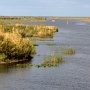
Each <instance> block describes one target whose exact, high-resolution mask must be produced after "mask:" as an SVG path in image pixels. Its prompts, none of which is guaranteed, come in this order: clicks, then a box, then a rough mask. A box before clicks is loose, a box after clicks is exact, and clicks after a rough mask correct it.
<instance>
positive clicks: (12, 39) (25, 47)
mask: <svg viewBox="0 0 90 90" xmlns="http://www.w3.org/2000/svg"><path fill="white" fill-rule="evenodd" d="M2 53H4V55H5V56H6V58H9V59H28V58H29V57H31V55H32V54H35V47H34V46H33V43H32V42H31V41H30V40H27V39H26V38H22V36H21V35H20V34H19V32H18V31H13V32H4V31H3V30H2V29H1V28H0V54H2Z"/></svg>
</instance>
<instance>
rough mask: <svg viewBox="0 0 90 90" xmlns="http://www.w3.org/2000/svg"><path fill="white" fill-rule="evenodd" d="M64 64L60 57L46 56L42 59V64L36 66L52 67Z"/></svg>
mask: <svg viewBox="0 0 90 90" xmlns="http://www.w3.org/2000/svg"><path fill="white" fill-rule="evenodd" d="M63 62H64V58H63V57H62V56H56V55H53V56H47V57H45V58H44V61H43V63H41V64H38V65H36V66H37V67H54V66H58V65H59V64H60V63H63Z"/></svg>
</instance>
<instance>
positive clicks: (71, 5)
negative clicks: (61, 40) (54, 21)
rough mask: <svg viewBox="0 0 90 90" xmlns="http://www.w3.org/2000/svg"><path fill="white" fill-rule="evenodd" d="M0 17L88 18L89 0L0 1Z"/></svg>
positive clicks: (89, 11)
mask: <svg viewBox="0 0 90 90" xmlns="http://www.w3.org/2000/svg"><path fill="white" fill-rule="evenodd" d="M0 15H11V16H12V15H14V16H16V15H17V16H18V15H19V16H90V0H0Z"/></svg>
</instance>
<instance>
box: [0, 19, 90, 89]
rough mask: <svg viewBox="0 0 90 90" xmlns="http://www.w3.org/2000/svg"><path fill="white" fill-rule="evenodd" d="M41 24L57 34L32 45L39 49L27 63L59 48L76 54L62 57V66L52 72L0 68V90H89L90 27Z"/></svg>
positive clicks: (71, 22)
mask: <svg viewBox="0 0 90 90" xmlns="http://www.w3.org/2000/svg"><path fill="white" fill-rule="evenodd" d="M37 23H38V22H32V23H27V24H37ZM39 23H41V22H39ZM43 23H44V24H48V25H55V26H58V28H59V32H57V33H55V35H54V37H53V38H49V39H45V40H44V41H36V43H38V45H39V46H37V54H36V55H35V56H34V58H33V59H32V62H31V63H33V64H38V63H41V62H42V61H43V58H44V57H45V56H47V55H51V54H53V53H55V52H54V51H55V50H61V49H63V48H74V49H75V50H76V54H75V55H72V56H68V55H64V58H65V63H62V64H60V65H59V66H58V67H52V68H37V67H23V68H18V67H17V68H16V67H14V66H13V67H12V66H11V67H8V68H5V67H4V66H0V67H1V68H2V67H3V69H0V90H90V23H84V22H80V21H73V20H70V21H68V24H67V21H65V20H56V21H55V22H52V21H47V22H43ZM48 44H55V45H52V46H50V45H48ZM58 54H59V53H58ZM6 67H7V66H6Z"/></svg>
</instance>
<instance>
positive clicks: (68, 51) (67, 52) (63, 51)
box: [62, 48, 76, 55]
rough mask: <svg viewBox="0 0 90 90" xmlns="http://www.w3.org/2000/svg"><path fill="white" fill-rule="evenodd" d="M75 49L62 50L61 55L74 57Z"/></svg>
mask: <svg viewBox="0 0 90 90" xmlns="http://www.w3.org/2000/svg"><path fill="white" fill-rule="evenodd" d="M75 52H76V51H75V49H73V48H69V49H63V50H62V53H63V54H66V55H74V54H75Z"/></svg>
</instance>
